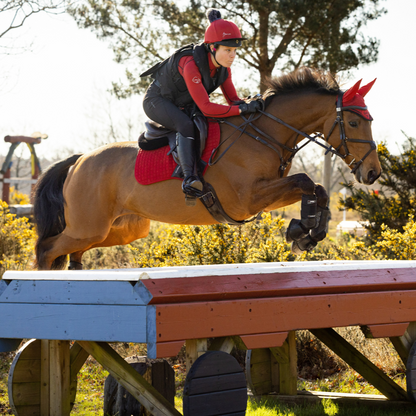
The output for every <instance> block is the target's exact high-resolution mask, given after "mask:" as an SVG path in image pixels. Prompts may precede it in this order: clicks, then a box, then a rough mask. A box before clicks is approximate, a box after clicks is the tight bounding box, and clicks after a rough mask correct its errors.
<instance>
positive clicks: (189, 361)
mask: <svg viewBox="0 0 416 416" xmlns="http://www.w3.org/2000/svg"><path fill="white" fill-rule="evenodd" d="M185 345H186V374H188V373H189V370H190V369H191V367H192V366H193V364H194V362H195V361H196V360H197V359H198V357H200V356H201V355H203V354H205V353H206V352H207V351H208V343H207V339H206V338H202V339H188V340H186V343H185Z"/></svg>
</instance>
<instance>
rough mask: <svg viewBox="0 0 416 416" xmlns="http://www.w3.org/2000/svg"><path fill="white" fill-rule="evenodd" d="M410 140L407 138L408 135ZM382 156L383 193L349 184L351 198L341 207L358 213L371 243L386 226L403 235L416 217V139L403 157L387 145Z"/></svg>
mask: <svg viewBox="0 0 416 416" xmlns="http://www.w3.org/2000/svg"><path fill="white" fill-rule="evenodd" d="M405 136H406V135H405ZM378 156H379V160H380V164H381V168H382V173H381V177H380V179H379V180H378V183H379V184H380V185H381V189H380V190H379V191H369V190H363V189H359V188H354V184H352V183H349V184H345V183H344V186H346V187H348V188H349V190H350V192H351V196H350V197H348V198H347V199H346V200H345V202H344V201H343V200H342V199H341V200H340V204H341V205H342V206H343V207H345V208H347V209H351V210H353V211H357V212H358V213H359V214H360V216H361V218H362V220H364V221H368V225H365V227H366V228H367V230H368V232H369V234H368V239H369V241H370V242H371V243H374V242H376V241H377V240H379V239H380V235H381V231H382V225H383V224H384V225H386V226H388V227H389V228H390V229H395V230H397V231H399V232H402V231H403V227H404V226H405V225H406V223H407V222H408V220H409V215H414V214H415V207H416V205H415V203H416V139H414V138H411V137H408V136H406V142H405V143H404V145H403V146H402V149H401V154H400V155H393V154H392V153H391V152H390V151H389V150H388V149H387V147H386V145H385V144H384V143H382V144H380V145H379V146H378Z"/></svg>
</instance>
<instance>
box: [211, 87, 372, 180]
mask: <svg viewBox="0 0 416 416" xmlns="http://www.w3.org/2000/svg"><path fill="white" fill-rule="evenodd" d="M343 95H344V93H340V94H339V95H338V97H337V102H336V112H337V117H336V119H335V121H334V123H333V125H332V127H331V129H330V131H329V134H328V136H327V137H326V138H325V140H326V141H328V139H329V137H330V136H331V134H332V133H333V132H334V130H335V127H336V126H337V125H338V126H339V133H340V141H341V142H340V145H339V146H338V147H337V148H334V147H332V146H331V145H330V144H329V143H328V145H325V144H323V143H321V142H320V141H319V140H318V139H322V138H323V134H322V133H314V134H312V135H309V134H307V133H304V132H303V131H300V130H298V129H296V128H295V127H293V126H291V125H289V124H287V123H285V122H284V121H283V120H281V119H280V118H278V117H275V116H274V115H272V114H270V113H268V112H266V111H264V110H259V111H258V113H257V114H254V113H253V114H250V116H249V117H248V118H246V117H244V116H243V115H241V117H242V119H243V120H244V122H243V123H242V124H240V125H239V126H236V125H235V124H233V123H231V122H230V121H228V120H227V119H216V121H219V122H220V123H225V124H228V125H229V126H232V127H234V128H235V130H236V131H239V132H240V135H239V136H238V137H237V139H236V140H234V141H233V142H232V143H231V144H230V145H229V146H228V147H227V148H226V149H225V150H224V151H223V152H222V153H221V155H220V156H218V158H216V160H215V161H213V158H214V155H215V153H216V152H217V150H218V148H219V147H220V146H221V145H222V144H224V143H225V142H226V141H227V140H228V139H229V138H231V136H232V135H233V134H234V132H233V133H232V134H231V135H230V136H228V137H227V138H226V139H225V140H223V141H222V142H221V143H220V144H219V145H218V146H217V147H216V148H215V149H214V150H213V151H212V154H211V157H210V159H209V161H208V164H209V166H212V165H215V164H216V163H217V162H218V161H219V160H220V159H221V158H222V157H223V156H224V154H225V153H226V152H227V151H228V150H229V149H230V147H231V146H232V145H233V144H234V143H235V142H236V141H237V140H238V139H239V138H240V137H241V136H242V135H243V134H246V135H248V136H250V137H252V138H253V139H255V140H257V141H258V142H260V143H262V144H264V145H265V146H267V147H269V148H270V149H272V150H273V151H275V152H276V153H277V154H278V155H279V158H280V176H283V173H284V171H285V170H286V168H287V167H288V166H289V165H290V164H291V162H292V160H293V158H294V157H295V155H296V153H297V152H299V150H301V149H302V148H303V147H305V146H306V145H307V144H309V143H311V142H313V143H315V144H317V145H318V146H321V147H323V148H324V149H326V152H325V154H327V153H332V154H334V155H336V156H339V157H340V158H341V159H346V158H347V157H348V156H352V154H351V153H350V151H349V149H348V143H368V144H369V145H370V150H369V151H368V152H367V153H366V154H365V155H364V157H363V158H361V160H359V161H358V162H357V161H356V160H355V158H353V160H352V161H351V162H350V163H349V164H348V166H349V167H350V169H351V173H352V174H354V173H355V172H356V171H357V169H358V168H359V167H360V166H361V164H362V163H363V162H364V160H365V159H366V158H367V156H368V155H369V154H370V153H371V152H372V151H373V150H375V149H376V144H375V142H374V141H372V140H362V139H350V138H348V137H347V136H346V134H345V126H344V114H343V111H345V110H347V111H348V110H352V109H356V110H367V107H359V106H355V105H352V106H346V107H343V106H342V97H343ZM256 97H259V98H258V99H259V100H261V101H262V102H263V103H264V101H263V100H262V99H261V96H260V94H258V96H256ZM263 107H264V105H263ZM261 116H266V117H268V118H270V119H272V120H274V121H276V122H277V123H279V124H282V125H283V126H285V127H287V128H289V129H291V130H293V131H294V132H295V133H297V134H298V136H299V135H300V136H303V137H304V138H306V139H308V141H307V142H306V143H305V144H303V145H302V146H300V147H298V146H297V145H295V147H288V146H286V145H285V144H282V143H279V142H278V141H277V140H276V139H275V138H273V137H271V136H269V135H268V134H267V133H265V132H263V131H262V130H260V129H259V128H258V127H256V126H255V125H254V124H253V122H254V121H256V120H258V119H259V118H260V117H261ZM248 126H250V127H251V128H252V129H254V130H255V131H256V132H257V133H259V134H260V136H262V137H260V136H256V135H254V134H252V133H251V132H248V131H247V130H246V129H247V127H248ZM282 149H284V150H287V151H289V152H290V153H291V154H290V156H289V158H287V159H285V158H284V157H283V153H282ZM341 149H343V151H344V153H341Z"/></svg>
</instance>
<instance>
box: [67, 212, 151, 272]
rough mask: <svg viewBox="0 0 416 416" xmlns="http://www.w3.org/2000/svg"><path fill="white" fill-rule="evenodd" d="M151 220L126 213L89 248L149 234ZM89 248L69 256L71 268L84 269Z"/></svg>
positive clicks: (120, 243) (126, 242) (117, 244)
mask: <svg viewBox="0 0 416 416" xmlns="http://www.w3.org/2000/svg"><path fill="white" fill-rule="evenodd" d="M149 229H150V220H149V219H147V218H142V217H139V216H138V215H125V216H122V217H119V218H117V219H116V220H115V221H114V223H113V225H112V227H111V229H110V231H109V233H108V235H107V237H106V239H105V240H103V241H101V242H99V243H97V244H94V245H92V246H91V247H90V248H89V249H93V248H98V247H111V246H121V245H125V244H129V243H131V242H133V241H135V240H138V239H139V238H144V237H146V236H147V235H148V234H149ZM86 251H87V250H82V251H77V252H75V253H72V254H71V255H70V256H69V266H68V269H69V270H82V256H83V254H84V253H85V252H86Z"/></svg>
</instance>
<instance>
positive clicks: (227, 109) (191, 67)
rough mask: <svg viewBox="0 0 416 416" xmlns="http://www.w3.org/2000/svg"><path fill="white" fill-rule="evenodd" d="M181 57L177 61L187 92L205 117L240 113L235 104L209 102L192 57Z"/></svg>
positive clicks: (228, 115) (229, 115)
mask: <svg viewBox="0 0 416 416" xmlns="http://www.w3.org/2000/svg"><path fill="white" fill-rule="evenodd" d="M187 58H188V57H186V56H185V57H183V58H182V59H181V60H180V61H179V67H178V69H179V73H180V74H181V75H182V76H183V79H184V80H185V83H186V86H187V88H188V91H189V93H190V94H191V97H192V99H193V100H194V101H195V103H196V105H197V106H198V108H199V109H200V110H201V111H202V113H203V114H204V115H205V116H206V117H231V116H237V115H239V114H240V110H239V108H238V106H237V105H221V104H215V103H211V102H210V101H209V96H208V93H207V91H206V89H205V87H204V86H203V84H202V80H201V73H200V72H199V69H198V67H197V65H196V63H195V61H194V60H193V59H189V58H188V59H187Z"/></svg>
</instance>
